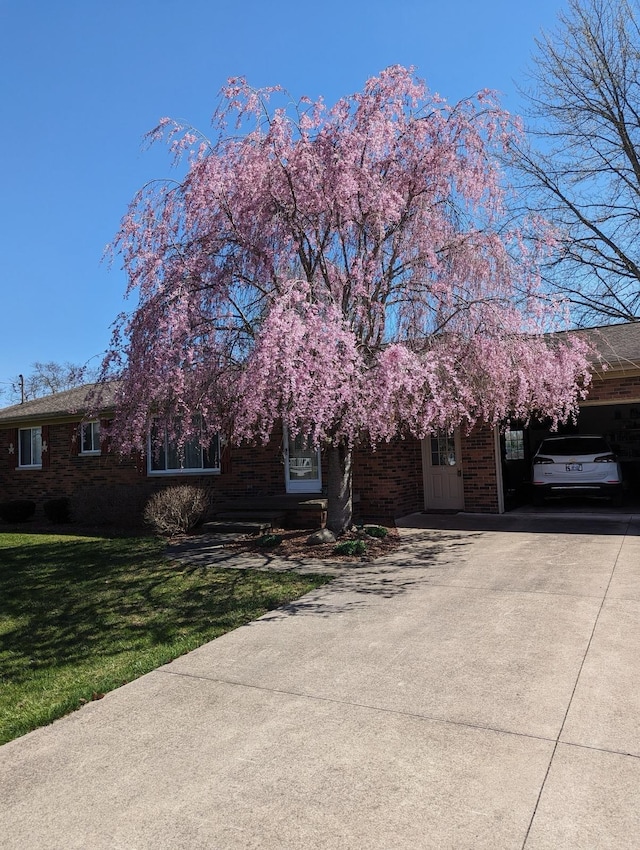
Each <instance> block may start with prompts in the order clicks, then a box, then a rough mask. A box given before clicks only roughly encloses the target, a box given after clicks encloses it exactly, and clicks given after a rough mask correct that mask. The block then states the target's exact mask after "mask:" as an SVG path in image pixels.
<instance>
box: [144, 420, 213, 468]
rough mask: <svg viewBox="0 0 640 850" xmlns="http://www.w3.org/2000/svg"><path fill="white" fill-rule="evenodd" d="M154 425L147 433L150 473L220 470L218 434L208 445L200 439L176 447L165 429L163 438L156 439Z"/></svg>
mask: <svg viewBox="0 0 640 850" xmlns="http://www.w3.org/2000/svg"><path fill="white" fill-rule="evenodd" d="M158 436H159V435H158V433H157V430H156V427H155V426H154V428H153V430H152V434H150V435H149V464H148V470H149V474H151V475H185V474H186V475H197V474H203V473H205V474H206V473H211V472H220V439H219V437H218V435H217V434H216V436H215V437H214V438H213V440H211V442H210V443H209V445H207V446H203V445H201V442H200V440H188V441H187V442H186V443H185V444H184V446H182V447H181V448H180V449H178V446H176V444H175V443H172V442H171V441H170V440H169V437H168V435H167V432H166V429H165V433H164V439H162V438H160V439H158Z"/></svg>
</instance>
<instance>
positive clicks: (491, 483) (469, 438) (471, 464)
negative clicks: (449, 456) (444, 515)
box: [461, 426, 499, 514]
mask: <svg viewBox="0 0 640 850" xmlns="http://www.w3.org/2000/svg"><path fill="white" fill-rule="evenodd" d="M461 442H462V446H461V448H462V474H463V480H464V507H465V510H466V511H469V512H470V513H480V514H492V513H493V514H495V513H498V510H499V503H498V476H497V471H496V456H495V440H494V433H493V429H492V428H489V427H487V426H482V427H478V428H474V430H473V431H472V432H471V433H470V434H463V435H462V440H461Z"/></svg>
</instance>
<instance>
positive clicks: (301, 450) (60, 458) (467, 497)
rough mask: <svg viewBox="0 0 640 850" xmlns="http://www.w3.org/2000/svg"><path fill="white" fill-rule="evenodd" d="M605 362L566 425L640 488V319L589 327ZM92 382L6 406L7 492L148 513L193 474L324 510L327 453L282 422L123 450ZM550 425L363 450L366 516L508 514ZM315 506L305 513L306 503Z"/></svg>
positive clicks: (1, 486)
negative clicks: (113, 439)
mask: <svg viewBox="0 0 640 850" xmlns="http://www.w3.org/2000/svg"><path fill="white" fill-rule="evenodd" d="M589 333H590V334H591V336H592V338H593V340H594V341H595V343H596V345H597V347H598V348H599V350H600V353H601V355H602V358H603V360H604V361H606V363H607V365H608V368H607V369H606V371H602V370H600V369H599V370H598V372H597V375H596V377H595V379H594V382H593V386H592V388H591V391H590V393H589V397H588V398H587V399H586V400H585V402H584V403H583V404H582V405H581V412H580V416H579V420H578V423H577V425H575V426H573V425H569V426H566V427H565V429H564V430H571V429H572V430H577V431H578V432H581V433H600V434H605V435H606V436H607V437H608V439H609V441H610V442H611V443H612V444H613V445H614V448H615V450H616V451H617V453H618V455H619V456H620V459H621V462H622V466H623V470H624V472H625V478H626V480H627V487H628V489H629V491H630V492H631V493H633V494H635V493H637V492H638V491H639V490H640V323H638V324H625V325H615V326H609V327H606V328H600V329H597V330H593V331H589ZM86 394H87V387H79V388H76V389H72V390H68V391H66V392H61V393H56V394H54V395H50V396H46V397H44V398H41V399H36V400H34V401H28V402H25V403H23V404H18V405H13V406H11V407H7V408H4V409H2V410H0V502H2V501H7V500H10V499H19V498H20V499H24V498H28V499H33V500H34V501H35V502H36V504H37V505H39V506H41V505H42V504H43V503H44V501H46V500H47V499H50V498H56V497H59V496H69V497H71V498H72V500H73V506H74V513H75V514H76V516H77V517H78V518H81V519H82V520H87V521H95V520H96V518H97V517H98V516H100V517H106V516H108V517H110V518H111V519H112V521H114V522H127V521H133V520H136V519H139V518H140V516H141V512H142V510H143V507H144V505H145V503H146V501H147V500H148V498H149V497H150V495H151V494H152V493H153V492H155V491H156V490H158V489H160V488H164V487H167V486H171V485H174V484H177V483H184V482H185V481H189V482H193V483H199V484H203V485H204V486H206V487H207V488H208V489H209V491H210V494H211V499H212V504H213V505H214V509H215V508H216V507H221V508H222V507H224V506H228V505H229V504H230V503H233V504H235V505H243V504H244V505H256V504H258V503H260V504H263V505H264V504H266V503H268V502H271V504H278V505H280V506H286V507H287V509H288V511H289V514H290V518H291V519H292V520H293V521H296V522H298V523H302V522H304V521H305V517H306V518H307V519H309V518H311V517H314V518H315V519H317V518H318V516H320V514H319V513H318V511H317V510H316V509H318V507H319V506H321V504H322V502H323V494H324V493H325V492H326V489H325V484H324V482H325V481H326V468H325V464H324V459H323V457H322V455H321V453H320V452H316V451H314V450H309V449H307V448H305V447H304V446H302V445H300V444H299V443H297V442H296V441H291V440H288V439H287V438H286V436H285V435H284V434H283V433H282V432H281V431H280V432H278V433H274V434H273V436H272V438H271V440H270V442H269V443H268V445H266V446H262V445H258V446H249V445H243V446H239V447H236V446H234V447H226V448H224V449H223V450H222V451H221V450H220V445H219V444H218V443H217V441H216V445H212V446H210V447H208V448H207V449H205V450H203V449H201V448H200V447H196V446H193V447H188V450H187V451H186V453H185V457H184V458H183V459H182V460H179V459H178V458H177V456H176V454H175V452H172V449H171V446H170V445H168V444H167V445H166V446H164V447H163V449H162V450H161V451H160V454H159V455H157V454H156V453H148V454H147V455H146V456H128V457H123V456H120V455H118V454H117V453H115V452H112V451H110V450H109V445H108V440H105V439H104V437H103V436H102V434H101V426H102V432H104V423H105V421H106V420H107V419H108V415H109V410H108V401H107V402H105V405H106V406H105V411H104V414H103V416H104V417H105V418H104V419H103V420H102V422H101V421H99V420H94V421H91V420H87V419H86V417H85V415H84V410H85V406H86V405H85V398H86ZM547 433H548V431H547V430H546V429H545V426H544V424H543V423H537V424H535V425H534V426H531V427H529V428H522V429H518V428H515V427H512V428H511V429H510V430H508V431H506V432H505V433H502V434H501V433H500V432H499V430H498V429H491V428H488V427H481V428H476V429H474V430H473V431H472V432H471V433H470V434H465V433H457V432H456V433H455V434H453V435H446V434H442V435H439V436H434V437H430V438H427V439H426V440H423V441H419V440H416V439H406V440H397V441H394V442H392V443H390V444H385V445H381V446H379V447H378V448H377V450H376V451H370V450H365V449H360V450H358V451H357V453H356V456H355V459H354V474H353V488H354V500H355V505H354V510H355V514H356V517H359V518H361V519H363V520H370V519H383V518H384V519H387V518H391V517H398V516H402V515H405V514H408V513H411V512H413V511H421V510H427V511H438V510H448V511H457V510H465V511H468V512H476V513H501V512H503V511H504V510H505V507H507V508H508V507H510V506H511V505H512V504H513V503H514V502H518V501H520V502H521V501H525V500H526V498H527V494H528V475H529V468H530V460H531V456H532V454H533V452H534V451H535V449H536V447H537V445H538V444H539V442H540V440H541V439H542V438H543V437H544V436H545V435H546V434H547ZM305 511H306V512H305Z"/></svg>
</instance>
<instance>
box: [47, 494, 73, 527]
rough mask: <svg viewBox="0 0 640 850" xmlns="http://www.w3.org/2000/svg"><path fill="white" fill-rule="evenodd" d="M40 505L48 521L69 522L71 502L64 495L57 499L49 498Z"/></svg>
mask: <svg viewBox="0 0 640 850" xmlns="http://www.w3.org/2000/svg"><path fill="white" fill-rule="evenodd" d="M42 507H43V508H44V515H45V516H46V518H47V519H48V520H49V522H55V523H65V522H71V502H70V501H69V499H68V498H67V497H66V496H62V497H61V498H59V499H49V500H48V501H46V502H45V503H44V505H43V506H42Z"/></svg>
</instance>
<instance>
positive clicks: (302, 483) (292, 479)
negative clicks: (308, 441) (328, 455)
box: [283, 425, 322, 493]
mask: <svg viewBox="0 0 640 850" xmlns="http://www.w3.org/2000/svg"><path fill="white" fill-rule="evenodd" d="M283 437H284V439H283V449H284V452H283V453H284V483H285V490H286V492H287V493H322V452H321V449H320V447H319V446H318V447H317V448H315V449H314V451H315V452H316V463H317V468H318V477H317V478H311V479H309V478H306V479H304V478H303V479H299V478H297V477H296V476H295V475H292V474H291V468H290V463H291V458H290V457H289V454H290V442H289V431H288V429H287V427H286V425H284V426H283Z"/></svg>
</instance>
